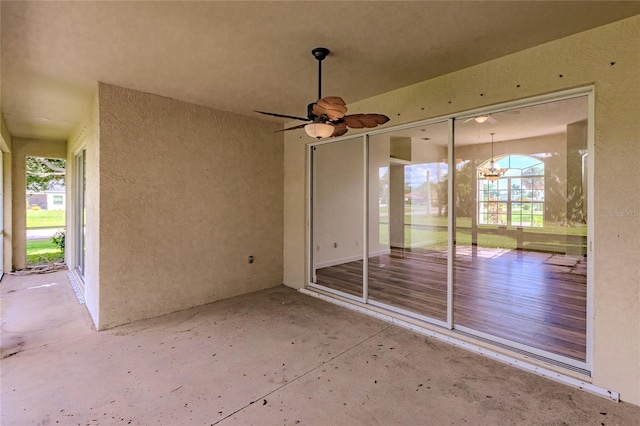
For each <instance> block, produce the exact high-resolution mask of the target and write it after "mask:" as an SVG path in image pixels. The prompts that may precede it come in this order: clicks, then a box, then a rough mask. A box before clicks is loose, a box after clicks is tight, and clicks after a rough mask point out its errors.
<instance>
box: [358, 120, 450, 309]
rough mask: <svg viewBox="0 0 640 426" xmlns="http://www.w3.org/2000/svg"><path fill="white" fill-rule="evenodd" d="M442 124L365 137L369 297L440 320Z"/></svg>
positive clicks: (443, 295)
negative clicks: (367, 180)
mask: <svg viewBox="0 0 640 426" xmlns="http://www.w3.org/2000/svg"><path fill="white" fill-rule="evenodd" d="M447 145H448V125H447V123H446V122H443V123H437V124H431V125H428V126H420V127H416V128H413V129H408V130H401V131H395V132H391V133H386V134H382V135H376V136H372V137H371V138H370V139H369V213H370V216H369V269H368V277H369V281H368V282H369V300H370V301H372V302H378V303H382V304H384V305H386V306H387V307H390V308H391V309H395V310H400V311H402V312H409V313H413V314H418V315H421V316H426V317H430V318H435V319H438V320H442V321H446V318H447V257H448V256H447V241H448V237H447V217H448V211H447V185H448V178H447V176H448V166H447V155H448V148H447Z"/></svg>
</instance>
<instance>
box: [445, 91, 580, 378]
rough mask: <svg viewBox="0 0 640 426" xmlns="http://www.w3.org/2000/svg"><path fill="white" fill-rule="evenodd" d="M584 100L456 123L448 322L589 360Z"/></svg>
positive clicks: (531, 348) (575, 360)
mask: <svg viewBox="0 0 640 426" xmlns="http://www.w3.org/2000/svg"><path fill="white" fill-rule="evenodd" d="M587 116H588V97H587V96H581V97H576V98H572V99H566V100H561V101H556V102H549V103H544V104H539V105H535V106H531V107H526V108H520V109H518V110H511V111H505V112H501V113H495V114H491V115H490V116H488V117H489V118H490V119H489V120H484V121H483V122H478V121H476V120H473V119H472V120H460V121H456V122H455V135H456V138H455V152H456V157H459V158H460V159H461V162H460V163H459V164H458V166H457V167H456V176H455V182H456V183H455V188H454V190H455V215H456V218H455V222H456V227H455V241H456V245H455V263H454V264H455V269H454V271H455V272H454V289H455V291H454V322H455V325H454V326H455V328H456V329H459V330H462V331H466V332H469V333H472V334H474V335H477V336H480V337H485V338H488V339H491V340H493V341H497V342H499V343H504V344H507V345H509V346H512V347H516V348H519V349H522V350H526V351H528V352H533V353H539V354H541V355H543V356H546V354H547V353H551V354H553V356H554V357H555V359H557V360H560V361H562V362H565V363H567V364H570V365H576V366H583V365H584V362H586V360H587V349H586V348H587V342H586V338H587V330H586V329H587V314H586V308H587V302H586V300H587V298H586V296H587V294H586V293H587V208H586V207H587V195H588V194H587V183H586V179H585V176H586V173H587V170H586V162H585V161H584V157H585V156H586V155H587V152H588V138H587V134H588V132H587V130H588V120H587Z"/></svg>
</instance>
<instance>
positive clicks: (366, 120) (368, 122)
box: [342, 114, 389, 129]
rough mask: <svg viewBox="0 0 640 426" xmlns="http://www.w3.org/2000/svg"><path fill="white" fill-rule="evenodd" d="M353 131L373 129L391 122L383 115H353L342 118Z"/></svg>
mask: <svg viewBox="0 0 640 426" xmlns="http://www.w3.org/2000/svg"><path fill="white" fill-rule="evenodd" d="M342 119H343V120H344V121H345V123H347V126H349V127H351V128H352V129H362V128H365V127H366V128H367V129H371V128H373V127H377V126H379V125H381V124H384V123H386V122H387V121H389V117H387V116H386V115H382V114H352V115H345V116H344V117H343V118H342Z"/></svg>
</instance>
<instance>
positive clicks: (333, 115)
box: [312, 96, 347, 121]
mask: <svg viewBox="0 0 640 426" xmlns="http://www.w3.org/2000/svg"><path fill="white" fill-rule="evenodd" d="M312 111H313V114H314V115H315V116H316V117H320V116H321V115H326V116H327V118H328V119H329V120H332V121H335V120H339V119H341V118H342V117H344V115H345V114H346V113H347V104H345V103H344V101H343V100H342V98H339V97H338V96H325V97H324V98H322V99H318V100H317V101H316V103H315V104H313V110H312Z"/></svg>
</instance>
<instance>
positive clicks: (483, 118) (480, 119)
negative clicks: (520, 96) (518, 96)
mask: <svg viewBox="0 0 640 426" xmlns="http://www.w3.org/2000/svg"><path fill="white" fill-rule="evenodd" d="M500 112H501V113H503V114H520V111H519V110H517V109H515V110H507V111H500ZM470 121H475V122H476V123H478V124H482V123H487V122H488V123H491V124H496V123H497V122H498V120H496V119H495V118H493V114H481V115H476V116H475V117H471V118H467V119H466V120H464V121H463V122H462V123H461V124H465V123H468V122H470Z"/></svg>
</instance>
